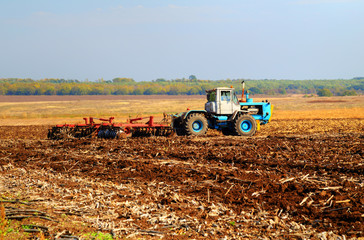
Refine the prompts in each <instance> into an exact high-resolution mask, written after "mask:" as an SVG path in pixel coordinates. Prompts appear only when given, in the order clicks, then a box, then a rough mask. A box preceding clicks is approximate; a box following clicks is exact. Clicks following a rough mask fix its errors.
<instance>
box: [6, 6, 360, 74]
mask: <svg viewBox="0 0 364 240" xmlns="http://www.w3.org/2000/svg"><path fill="white" fill-rule="evenodd" d="M363 43H364V0H275V1H272V0H224V1H221V0H220V1H217V0H194V1H192V0H184V1H178V0H174V1H168V0H154V1H151V0H144V1H142V0H140V1H139V0H128V1H124V0H62V1H59V0H32V1H29V0H13V1H8V0H0V56H1V57H0V78H1V77H2V78H8V77H19V78H28V77H29V78H33V79H41V78H65V79H78V80H86V79H88V80H90V81H93V80H97V79H99V78H104V79H105V80H108V79H112V78H115V77H130V78H134V79H135V80H137V81H150V80H153V79H157V78H165V79H175V78H183V77H185V78H188V76H190V75H191V74H193V75H196V76H197V78H199V79H211V80H217V79H227V78H230V79H235V78H251V79H265V78H268V79H336V78H352V77H358V76H364V44H363Z"/></svg>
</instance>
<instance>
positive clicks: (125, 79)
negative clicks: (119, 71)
mask: <svg viewBox="0 0 364 240" xmlns="http://www.w3.org/2000/svg"><path fill="white" fill-rule="evenodd" d="M112 82H113V83H134V82H135V81H134V79H132V78H114V79H113V80H112Z"/></svg>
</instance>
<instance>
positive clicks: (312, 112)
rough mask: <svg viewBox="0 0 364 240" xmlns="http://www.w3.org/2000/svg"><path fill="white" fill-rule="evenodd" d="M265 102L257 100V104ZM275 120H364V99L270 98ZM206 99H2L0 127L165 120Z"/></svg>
mask: <svg viewBox="0 0 364 240" xmlns="http://www.w3.org/2000/svg"><path fill="white" fill-rule="evenodd" d="M261 100H265V98H264V99H262V98H256V99H254V101H261ZM269 100H270V101H271V102H272V103H273V104H274V106H275V108H274V112H273V118H272V119H273V120H274V119H281V120H282V119H284V120H289V119H332V118H356V119H364V96H355V97H329V98H322V97H312V98H304V97H302V96H291V97H280V98H274V97H273V98H269ZM205 101H206V100H205V96H121V97H118V96H103V97H102V96H78V97H77V98H75V97H74V96H62V98H57V99H55V98H54V97H53V96H50V97H43V98H42V99H41V101H39V97H38V98H37V96H27V97H18V98H17V97H14V98H7V99H5V100H4V99H0V125H2V126H4V125H46V124H56V123H65V122H68V123H70V122H72V123H74V122H82V121H83V120H82V118H83V117H89V116H92V117H96V118H98V117H109V116H114V117H115V118H116V119H115V120H116V121H117V122H123V121H126V119H127V118H128V117H129V116H131V117H135V116H149V115H155V116H162V114H163V112H165V113H168V114H172V113H177V112H182V111H185V110H186V109H187V108H190V109H204V104H205Z"/></svg>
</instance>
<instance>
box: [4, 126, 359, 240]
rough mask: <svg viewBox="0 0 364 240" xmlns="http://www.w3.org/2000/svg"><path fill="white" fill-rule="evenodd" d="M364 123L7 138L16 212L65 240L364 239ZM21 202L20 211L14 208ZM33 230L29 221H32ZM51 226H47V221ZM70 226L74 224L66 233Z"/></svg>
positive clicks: (30, 133)
mask: <svg viewBox="0 0 364 240" xmlns="http://www.w3.org/2000/svg"><path fill="white" fill-rule="evenodd" d="M363 126H364V119H321V120H296V121H288V120H277V121H272V122H271V123H270V124H268V125H267V126H265V127H263V128H262V130H261V131H260V132H259V133H258V134H257V135H256V136H254V137H251V138H241V137H232V136H223V135H221V134H220V133H219V132H215V131H209V132H208V135H207V136H206V137H200V138H195V137H177V136H174V137H151V138H127V139H122V140H100V139H83V140H82V139H81V140H78V139H71V140H64V141H50V140H46V139H45V136H46V133H47V127H46V126H13V127H10V126H3V127H0V136H1V137H0V138H1V139H0V170H1V175H0V194H1V196H2V199H3V201H4V200H8V202H7V203H5V204H6V205H5V206H6V207H7V208H6V209H7V210H8V209H10V208H11V207H13V206H14V204H17V205H16V206H17V207H19V208H20V207H21V208H23V209H24V208H37V209H40V210H42V211H44V212H46V213H47V215H48V216H50V217H52V218H53V219H56V220H58V221H60V222H58V223H57V222H52V221H44V220H42V221H43V222H40V223H39V224H42V225H46V226H48V227H49V238H51V239H52V238H54V237H55V235H56V234H57V233H59V232H62V231H64V230H67V231H69V232H70V234H73V235H76V236H81V235H82V234H83V233H84V232H85V231H104V232H112V233H113V234H114V235H116V236H118V237H129V238H131V239H139V238H141V237H145V238H148V239H150V238H156V239H159V238H162V237H164V238H165V239H191V238H195V239H257V238H261V239H272V238H276V239H345V238H353V239H355V238H359V239H362V238H361V237H363V236H364V224H363V217H364V191H363V190H364V182H363V180H364V177H363V176H364V166H363V163H364V160H363V159H364V128H363ZM15 198H18V199H19V200H20V201H23V202H24V204H25V203H28V204H30V205H24V204H20V203H19V201H18V202H15V203H14V202H13V203H9V202H10V201H9V200H14V199H15ZM23 221H26V220H23ZM39 221H41V220H39ZM67 223H68V224H67Z"/></svg>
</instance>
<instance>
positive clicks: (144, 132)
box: [132, 127, 174, 137]
mask: <svg viewBox="0 0 364 240" xmlns="http://www.w3.org/2000/svg"><path fill="white" fill-rule="evenodd" d="M173 134H174V131H173V129H172V128H169V127H137V128H134V129H133V134H132V137H151V136H164V137H169V136H172V135H173Z"/></svg>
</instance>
